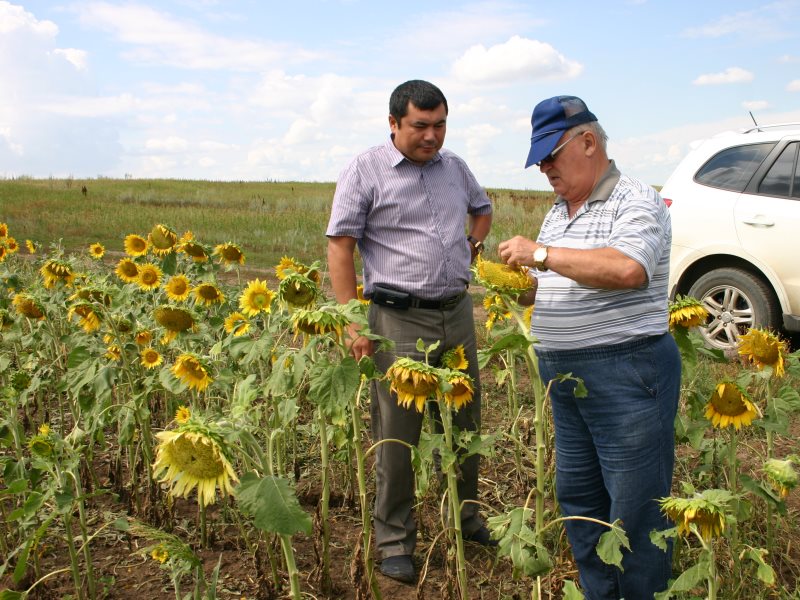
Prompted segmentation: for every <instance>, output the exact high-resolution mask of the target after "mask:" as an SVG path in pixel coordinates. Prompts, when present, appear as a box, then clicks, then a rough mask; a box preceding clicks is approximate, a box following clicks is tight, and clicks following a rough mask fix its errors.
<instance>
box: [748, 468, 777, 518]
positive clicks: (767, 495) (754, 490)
mask: <svg viewBox="0 0 800 600" xmlns="http://www.w3.org/2000/svg"><path fill="white" fill-rule="evenodd" d="M739 483H740V484H741V485H742V487H743V488H744V489H746V490H747V491H748V492H750V493H751V494H753V495H755V496H757V497H759V498H761V499H762V500H764V502H767V503H768V504H771V505H772V506H773V507H774V508H775V509H776V510H777V511H778V512H779V513H780V514H781V515H785V514H786V502H784V501H783V499H782V498H781V497H780V495H779V494H777V493H776V492H775V490H773V489H772V486H770V485H764V484H763V483H761V482H760V481H756V480H755V479H753V478H752V477H750V476H748V475H745V474H744V473H740V474H739Z"/></svg>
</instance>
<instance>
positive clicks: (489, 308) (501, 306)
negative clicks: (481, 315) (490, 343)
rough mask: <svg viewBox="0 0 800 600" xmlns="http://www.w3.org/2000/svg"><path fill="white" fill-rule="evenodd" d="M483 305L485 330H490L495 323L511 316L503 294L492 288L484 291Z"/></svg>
mask: <svg viewBox="0 0 800 600" xmlns="http://www.w3.org/2000/svg"><path fill="white" fill-rule="evenodd" d="M483 307H484V308H485V309H486V331H491V330H492V329H493V328H494V326H495V324H496V323H499V322H501V321H505V320H507V319H510V318H511V311H510V310H509V309H508V306H507V305H506V301H505V300H504V299H503V296H502V295H500V294H498V293H497V292H494V291H492V290H487V291H486V295H485V296H484V297H483Z"/></svg>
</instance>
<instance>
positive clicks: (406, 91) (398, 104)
mask: <svg viewBox="0 0 800 600" xmlns="http://www.w3.org/2000/svg"><path fill="white" fill-rule="evenodd" d="M409 101H410V102H411V103H412V104H413V105H414V106H416V107H417V108H419V109H420V110H433V109H434V108H436V107H437V106H439V105H440V104H444V112H445V114H447V111H448V109H447V98H445V97H444V94H443V93H442V90H440V89H439V88H438V87H436V86H435V85H433V84H432V83H430V82H428V81H423V80H421V79H412V80H411V81H406V82H405V83H401V84H400V85H398V86H397V87H396V88H395V90H394V91H393V92H392V95H391V97H390V98H389V114H390V115H392V116H393V117H394V119H395V121H397V123H398V124H399V123H400V119H402V118H403V117H405V116H406V115H407V114H408V103H409Z"/></svg>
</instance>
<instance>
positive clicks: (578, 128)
mask: <svg viewBox="0 0 800 600" xmlns="http://www.w3.org/2000/svg"><path fill="white" fill-rule="evenodd" d="M584 131H591V132H592V133H594V135H595V137H596V138H597V140H598V141H599V142H600V147H601V148H602V149H603V152H607V151H608V150H607V146H608V134H607V133H606V130H605V129H603V126H602V125H600V123H599V122H597V121H591V122H589V123H581V124H580V125H575V127H573V128H572V129H570V130H568V131H567V134H568V135H577V134H578V133H583V132H584Z"/></svg>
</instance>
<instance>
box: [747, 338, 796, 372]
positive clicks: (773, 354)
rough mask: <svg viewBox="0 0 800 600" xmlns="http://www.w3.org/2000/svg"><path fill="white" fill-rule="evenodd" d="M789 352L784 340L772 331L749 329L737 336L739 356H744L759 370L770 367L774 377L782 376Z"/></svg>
mask: <svg viewBox="0 0 800 600" xmlns="http://www.w3.org/2000/svg"><path fill="white" fill-rule="evenodd" d="M788 353H789V351H788V346H787V344H786V342H785V341H784V340H782V339H780V338H779V337H778V336H777V335H775V334H774V333H772V332H769V331H765V330H763V329H750V330H749V331H748V332H747V333H745V334H744V335H743V336H742V337H740V338H739V356H744V357H745V358H746V359H747V360H749V361H750V362H751V363H753V364H754V365H755V366H756V367H757V368H758V370H759V371H760V370H761V369H763V368H764V367H771V368H772V369H773V373H774V374H775V377H783V375H784V374H785V371H784V361H785V358H786V355H787V354H788Z"/></svg>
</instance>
